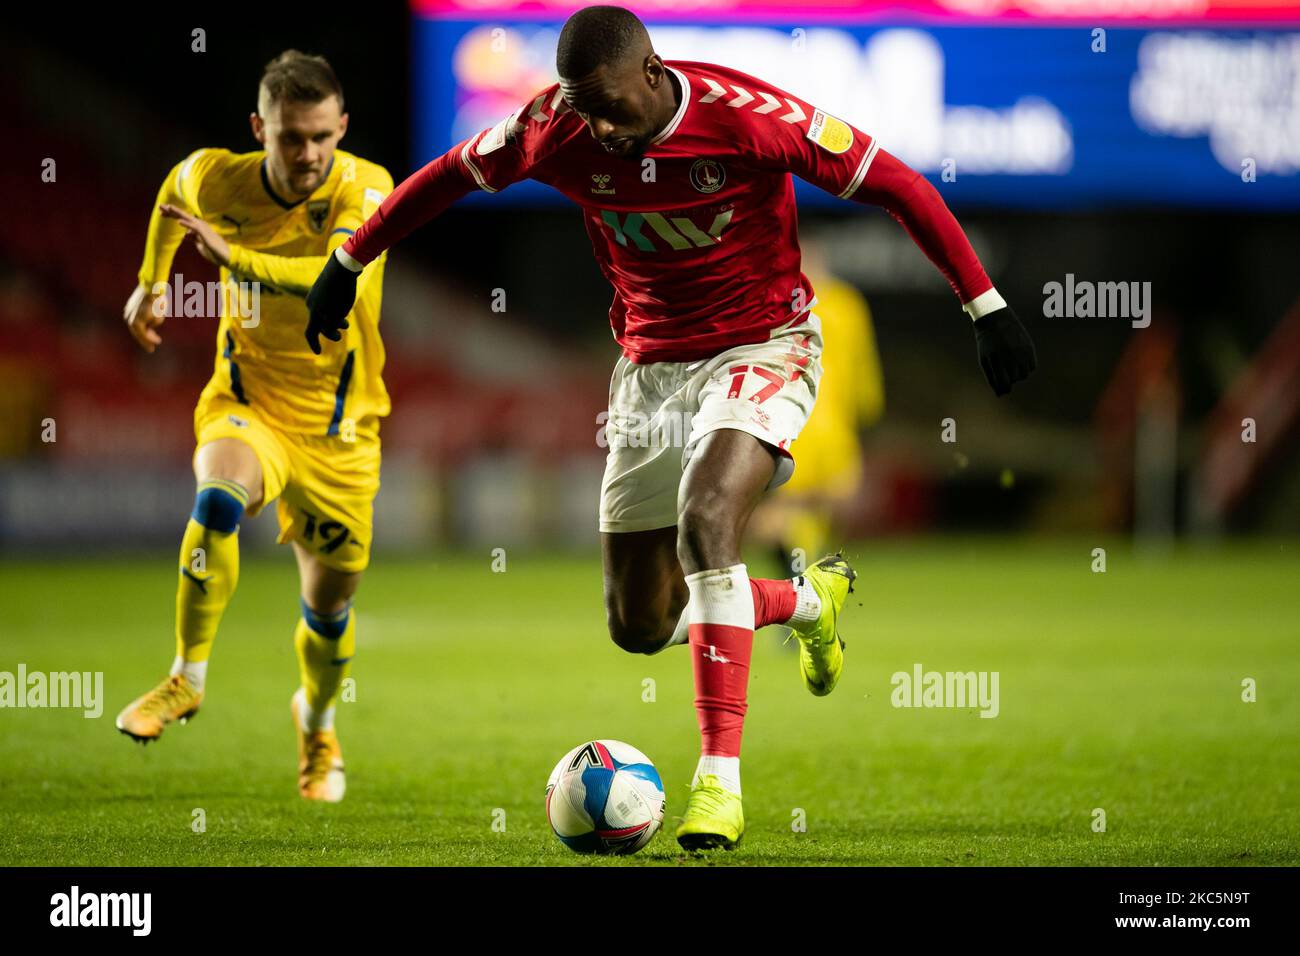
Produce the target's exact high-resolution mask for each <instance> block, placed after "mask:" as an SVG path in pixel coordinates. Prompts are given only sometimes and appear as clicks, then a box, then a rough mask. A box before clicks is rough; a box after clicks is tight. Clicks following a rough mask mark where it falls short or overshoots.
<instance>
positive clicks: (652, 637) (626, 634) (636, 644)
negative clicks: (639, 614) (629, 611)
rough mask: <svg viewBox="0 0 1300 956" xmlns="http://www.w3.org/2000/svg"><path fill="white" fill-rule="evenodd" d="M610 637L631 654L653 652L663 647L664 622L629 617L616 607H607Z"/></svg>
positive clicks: (664, 639) (664, 638)
mask: <svg viewBox="0 0 1300 956" xmlns="http://www.w3.org/2000/svg"><path fill="white" fill-rule="evenodd" d="M606 618H607V620H608V623H609V639H610V640H611V641H613V642H614V643H615V645H617V646H618V647H619V648H620V649H622V650H625V651H627V652H628V653H629V654H653V653H654V652H655V651H657V650H659V648H661V647H663V645H664V641H666V640H667V638H666V637H665V636H664V635H663V633H662V632H663V625H662V622H660V621H658V620H650V619H648V618H644V617H643V618H640V619H637V618H629V617H628V616H627V615H625V614H622V613H620V612H619V611H618V610H617V609H616V608H613V607H610V608H608V609H607V612H606Z"/></svg>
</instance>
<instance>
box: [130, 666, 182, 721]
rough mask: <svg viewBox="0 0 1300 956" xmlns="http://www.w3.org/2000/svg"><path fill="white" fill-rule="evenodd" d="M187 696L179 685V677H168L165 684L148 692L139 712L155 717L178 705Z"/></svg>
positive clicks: (180, 684)
mask: <svg viewBox="0 0 1300 956" xmlns="http://www.w3.org/2000/svg"><path fill="white" fill-rule="evenodd" d="M187 696H188V694H187V693H186V691H185V688H184V686H183V685H182V683H181V678H180V676H179V675H177V676H173V677H169V678H167V683H165V684H162V685H161V686H159V687H155V688H154V689H153V690H152V691H150V693H149V696H148V697H147V698H146V699H145V702H144V703H143V704H141V705H140V710H141V712H142V713H145V714H149V715H150V716H156V715H157V714H159V713H160V712H162V711H164V710H167V709H169V708H171V707H173V706H174V705H176V704H178V703H180V702H181V701H182V700H183V699H184V698H185V697H187Z"/></svg>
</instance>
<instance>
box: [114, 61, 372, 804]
mask: <svg viewBox="0 0 1300 956" xmlns="http://www.w3.org/2000/svg"><path fill="white" fill-rule="evenodd" d="M250 123H251V125H252V131H253V136H254V138H256V140H257V141H258V142H259V143H261V144H262V147H263V148H262V149H260V150H257V151H256V152H251V153H232V152H230V151H228V150H224V149H200V150H198V151H197V152H195V153H192V154H191V155H190V156H189V157H187V158H186V159H185V160H183V161H182V162H180V163H179V164H177V166H176V167H175V168H173V169H172V170H171V172H170V173H168V174H167V178H166V179H165V180H164V182H163V184H162V188H161V189H160V190H159V193H158V202H157V204H156V206H155V208H154V210H153V213H152V216H151V218H150V221H149V233H148V240H147V242H146V245H145V255H144V262H143V264H142V266H141V267H140V273H139V285H138V286H137V288H136V290H135V292H134V294H133V295H132V296H131V298H130V301H129V302H128V303H127V306H126V309H125V312H124V318H125V319H126V322H127V325H128V327H129V328H130V331H131V334H132V335H133V336H134V337H135V339H136V341H137V342H138V343H139V344H140V346H141V347H142V348H143V349H144V350H145V351H146V352H153V351H154V350H155V349H156V348H157V347H158V345H159V344H161V341H162V338H161V335H160V329H161V328H162V326H163V322H164V319H165V318H166V316H167V313H168V308H169V299H170V300H172V301H171V308H172V309H173V310H175V309H176V308H177V307H178V306H179V305H180V303H179V302H177V301H176V300H177V299H179V298H180V294H179V293H180V290H179V289H177V290H175V292H174V293H172V292H171V290H169V288H168V271H169V270H170V268H171V262H172V258H173V256H174V255H175V252H176V249H177V248H178V247H179V245H180V243H181V242H182V241H183V240H184V238H185V237H186V235H189V236H192V237H193V240H194V242H195V244H196V246H197V247H198V250H199V252H200V253H201V254H202V255H203V256H204V257H205V258H207V259H209V260H210V261H212V262H215V263H216V264H217V265H219V266H220V268H221V281H222V286H223V289H222V292H223V295H222V298H221V301H222V308H221V319H220V324H219V326H218V330H217V355H216V361H215V364H214V368H213V373H212V377H211V379H209V381H208V383H207V386H206V387H205V388H204V389H203V392H202V394H201V395H200V396H199V401H198V406H197V408H196V409H195V411H194V434H195V438H196V450H195V453H194V462H193V464H194V477H195V479H196V481H197V492H196V496H195V502H194V510H193V512H192V513H191V515H190V519H189V522H188V524H187V525H186V528H185V533H184V537H183V538H182V540H181V550H180V568H179V573H178V579H177V594H176V656H175V660H174V662H173V664H172V667H171V672H170V675H169V676H168V677H167V679H166V680H164V681H163V682H162V683H160V684H159V685H158V686H157V687H155V688H154V689H153V690H151V691H149V692H148V693H146V694H144V695H143V696H141V697H139V698H138V699H136V700H135V701H133V702H132V703H131V704H129V705H128V706H127V707H126V708H125V709H124V710H123V711H122V712H121V714H120V715H118V718H117V722H116V723H117V728H118V729H119V730H120V731H122V732H123V733H124V734H127V735H129V736H131V737H132V738H134V739H136V740H140V741H150V740H156V739H157V738H158V737H159V736H160V735H161V734H162V732H163V729H164V727H165V726H166V725H167V724H168V723H170V722H172V721H176V720H182V721H183V720H185V719H187V718H189V717H191V716H193V714H194V713H195V712H196V711H197V710H198V709H199V706H200V704H201V703H202V701H203V695H204V686H205V682H206V677H207V666H208V657H209V654H210V652H211V650H212V643H213V640H214V639H215V637H216V632H217V626H218V624H219V623H220V621H221V615H222V613H223V612H224V611H225V608H226V605H227V604H228V603H229V601H230V599H231V596H232V595H233V594H234V591H235V585H236V583H237V581H238V577H239V544H238V531H239V522H240V520H241V519H242V518H243V516H244V515H245V514H249V515H254V514H257V513H258V512H259V511H260V510H261V509H262V507H263V506H264V505H266V504H267V503H268V502H271V501H276V502H277V505H276V512H277V517H278V518H279V524H280V542H281V543H284V542H291V543H292V545H293V550H294V554H295V556H296V558H297V561H298V571H299V577H300V581H301V608H302V617H301V619H300V620H299V621H298V625H297V629H296V632H295V634H294V643H295V645H296V648H297V652H298V662H299V669H300V672H301V679H302V686H301V687H300V688H299V689H298V691H297V692H296V693H295V694H294V695H293V699H292V712H293V718H294V723H295V725H296V728H297V731H298V742H299V777H298V787H299V792H300V793H301V795H302V796H303V797H305V798H307V799H309V800H325V801H329V802H337V801H338V800H341V799H342V797H343V793H344V773H343V758H342V751H341V749H340V747H339V743H338V737H337V735H336V733H335V731H334V705H335V701H336V700H337V698H338V693H339V688H340V686H341V684H342V681H343V679H344V678H345V677H346V675H347V672H348V662H349V661H350V660H351V658H352V655H353V652H354V650H355V647H356V624H355V616H354V613H353V611H352V596H353V594H354V592H355V591H356V588H357V584H358V582H359V580H360V578H361V573H362V571H363V570H364V569H365V567H366V565H367V563H368V561H369V557H370V538H371V525H372V521H371V518H372V512H373V501H374V497H375V494H376V492H377V491H378V489H379V420H380V419H381V418H382V417H383V416H385V415H387V414H388V410H389V401H388V394H387V392H386V391H385V389H384V384H383V380H382V378H381V373H382V370H383V364H384V348H383V344H382V342H381V341H380V338H379V306H380V296H381V290H382V285H383V270H384V262H383V261H381V260H376V261H375V262H373V263H371V264H370V265H369V266H368V267H367V268H366V270H365V274H364V275H363V276H362V277H361V279H360V288H359V294H358V296H357V300H356V305H355V307H354V308H353V311H352V312H351V313H350V315H349V319H350V325H349V329H348V332H347V335H346V336H344V337H343V339H342V340H341V341H339V342H329V343H326V346H325V348H324V349H322V351H321V354H319V355H316V354H314V353H313V352H312V351H311V350H310V349H309V348H308V347H307V343H306V342H305V341H304V339H303V334H302V330H303V327H304V326H305V325H306V322H307V310H306V307H305V304H304V302H303V297H304V296H305V295H306V293H307V291H308V290H309V289H310V288H311V285H312V282H313V281H315V278H316V276H317V275H318V274H319V273H320V270H321V268H322V267H323V266H324V264H325V261H326V257H327V256H328V255H330V254H332V253H333V251H334V250H335V249H336V248H337V247H338V246H339V245H341V244H342V243H343V242H345V241H346V240H347V238H348V237H349V236H350V235H352V233H353V231H354V230H356V228H357V227H358V226H360V225H361V223H363V222H364V221H365V220H366V218H367V217H369V216H370V215H371V213H373V212H374V211H375V209H377V208H378V206H379V204H380V203H381V202H382V201H383V199H384V197H385V196H386V195H388V193H389V192H391V191H392V187H393V181H392V177H391V176H390V175H389V173H388V172H387V171H386V170H385V169H384V168H383V167H381V166H378V165H376V164H374V163H371V162H368V161H366V160H364V159H362V158H361V157H359V156H354V155H351V154H349V153H346V152H344V151H343V150H341V149H338V148H337V146H338V143H339V140H340V139H342V138H343V135H344V133H345V132H346V131H347V127H348V114H347V113H346V112H345V111H344V104H343V91H342V88H341V87H340V85H339V82H338V79H337V78H336V77H335V75H334V71H333V70H332V69H331V68H330V66H329V64H328V63H327V62H326V61H325V59H324V58H322V57H317V56H307V55H305V54H302V53H299V52H298V51H296V50H290V51H287V52H285V53H283V54H281V55H280V56H279V57H277V58H276V59H275V60H273V61H272V62H271V63H269V64H268V65H267V67H266V70H265V73H264V74H263V76H262V79H261V82H260V84H259V88H258V99H257V112H256V113H254V114H253V115H252V116H251V117H250ZM169 293H170V294H169ZM250 306H251V307H250Z"/></svg>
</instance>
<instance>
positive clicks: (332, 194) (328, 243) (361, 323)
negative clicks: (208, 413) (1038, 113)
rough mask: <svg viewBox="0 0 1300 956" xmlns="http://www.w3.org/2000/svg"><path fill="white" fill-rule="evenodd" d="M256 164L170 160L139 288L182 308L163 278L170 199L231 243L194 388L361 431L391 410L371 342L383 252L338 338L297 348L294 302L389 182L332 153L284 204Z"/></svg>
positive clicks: (169, 244)
mask: <svg viewBox="0 0 1300 956" xmlns="http://www.w3.org/2000/svg"><path fill="white" fill-rule="evenodd" d="M265 161H266V154H265V152H263V151H261V150H259V151H257V152H253V153H232V152H230V151H229V150H225V149H200V150H198V151H197V152H194V153H192V154H190V155H189V156H188V157H187V158H186V159H184V160H183V161H182V162H180V163H178V164H177V165H176V166H175V168H173V169H172V171H171V172H170V173H168V175H167V178H166V180H164V181H163V184H162V187H161V188H160V189H159V191H158V201H157V203H156V204H155V205H154V210H153V214H152V216H151V217H150V220H149V235H148V240H147V242H146V245H145V255H144V262H143V263H142V265H141V266H140V273H139V279H140V283H141V284H142V285H144V286H145V287H146V288H150V289H153V290H157V288H158V286H159V285H160V284H161V285H166V286H168V288H169V291H170V292H171V294H172V297H173V304H172V306H171V308H172V310H173V313H174V314H180V306H181V305H182V303H179V302H176V301H175V299H176V297H177V295H178V294H179V293H180V292H181V291H182V290H180V289H177V288H174V285H175V283H174V282H173V281H172V278H171V277H170V276H169V275H168V273H169V272H170V270H171V265H172V258H173V257H174V255H175V253H176V249H177V247H178V246H179V245H180V243H181V241H182V240H183V239H184V238H185V230H184V228H183V227H182V226H180V225H179V224H178V223H177V222H176V221H175V220H172V219H167V218H165V217H164V216H162V214H161V213H160V212H159V211H158V207H159V206H161V205H162V204H164V203H168V204H171V205H175V206H179V207H181V208H184V209H186V210H188V211H189V212H190V213H191V214H193V215H195V216H197V217H199V218H201V219H203V220H204V221H206V222H207V223H209V224H210V225H212V226H213V228H215V229H216V231H217V232H218V233H220V235H221V236H222V238H224V239H225V240H226V241H227V242H229V243H230V265H229V267H228V268H222V270H221V281H222V283H223V285H225V286H226V287H227V289H229V290H230V291H228V292H227V294H225V295H223V296H222V297H221V321H220V325H219V327H218V329H217V356H216V361H215V363H214V367H213V374H212V379H211V380H210V381H209V382H208V386H207V388H206V389H205V390H204V395H205V396H210V395H216V394H220V395H224V396H228V397H232V398H234V399H235V400H236V401H239V402H242V403H245V404H248V405H251V406H253V407H255V408H256V409H257V410H258V411H259V412H260V413H261V414H262V415H264V416H266V417H267V418H269V419H271V420H272V421H273V422H274V423H275V424H276V425H277V426H278V427H279V428H281V429H283V430H285V431H291V432H300V433H306V434H314V435H336V434H338V433H339V427H340V423H341V422H343V421H344V420H345V418H346V419H347V420H350V422H351V423H352V424H353V425H355V426H356V427H357V428H359V429H370V428H377V426H378V419H379V418H380V417H382V416H384V415H387V414H388V411H389V400H388V392H387V390H386V389H385V388H384V383H383V379H382V373H383V367H384V346H383V342H382V341H381V340H380V337H379V308H380V298H381V295H382V289H383V272H384V261H385V258H386V256H380V257H379V258H378V259H376V260H375V261H374V262H372V263H370V264H369V265H368V266H367V267H366V269H365V271H364V272H363V274H362V276H361V278H360V280H359V282H358V287H357V301H356V305H355V306H353V309H352V312H351V313H349V315H348V322H349V328H348V330H347V332H346V334H345V335H344V337H343V340H342V341H340V342H330V341H328V340H326V339H322V340H321V345H322V350H321V354H320V355H315V354H313V352H312V351H311V349H310V348H308V347H307V340H306V338H305V336H304V333H305V331H306V327H307V306H306V303H305V301H304V297H305V296H306V295H307V292H308V291H309V290H310V289H311V286H312V283H313V282H315V281H316V277H317V275H319V274H320V271H321V269H323V268H324V266H325V262H326V256H328V255H330V254H332V253H333V251H334V250H335V248H337V247H338V246H340V245H342V244H343V243H344V242H346V241H347V238H348V236H350V235H351V234H352V233H353V232H354V231H355V230H356V229H357V228H358V227H359V226H360V225H361V223H363V222H365V221H366V219H367V218H369V216H370V215H371V213H373V212H374V211H375V210H376V209H377V208H378V207H379V204H380V203H381V202H383V200H384V197H385V196H387V195H388V194H389V193H390V192H391V191H392V189H393V178H392V176H390V175H389V173H388V171H387V170H386V169H384V168H383V167H382V166H379V165H377V164H375V163H372V162H369V161H368V160H365V159H362V158H361V157H359V156H355V155H353V154H351V153H347V152H344V151H343V150H336V151H335V153H334V158H333V160H332V162H331V164H330V168H329V171H328V173H327V174H326V176H325V180H324V182H322V183H321V185H320V187H319V188H317V189H316V191H315V192H313V193H312V194H311V195H310V196H308V197H306V198H305V199H302V200H299V201H297V202H288V201H286V200H284V199H283V198H281V197H279V196H277V195H276V194H275V192H274V191H273V187H272V186H271V182H270V179H269V177H268V176H267V173H266V168H265ZM232 281H233V283H236V285H234V286H233V287H232V286H231V285H230V284H231V283H232ZM254 282H255V283H256V285H255V286H254V285H253V283H254ZM240 283H243V284H244V285H239V284H240ZM254 290H256V292H255V293H254ZM254 305H255V306H256V308H254Z"/></svg>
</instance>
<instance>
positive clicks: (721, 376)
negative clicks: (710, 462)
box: [600, 314, 822, 532]
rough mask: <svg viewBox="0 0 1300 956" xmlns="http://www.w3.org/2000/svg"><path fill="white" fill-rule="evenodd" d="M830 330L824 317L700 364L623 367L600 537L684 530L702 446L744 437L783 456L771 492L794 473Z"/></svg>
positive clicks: (612, 418)
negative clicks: (689, 482)
mask: <svg viewBox="0 0 1300 956" xmlns="http://www.w3.org/2000/svg"><path fill="white" fill-rule="evenodd" d="M821 329H822V326H821V320H820V319H818V318H817V316H816V315H813V314H810V315H809V316H808V319H807V321H805V322H803V323H802V324H800V325H797V326H794V327H793V328H785V329H781V330H778V331H776V332H774V333H773V335H772V337H771V338H770V339H769V340H768V341H766V342H757V343H755V344H753V345H738V346H736V347H735V348H732V349H727V350H726V351H725V352H720V353H719V354H718V355H715V356H714V357H713V358H709V359H700V360H698V361H695V362H653V363H651V364H648V365H637V364H635V363H633V362H629V361H628V360H627V358H626V357H622V358H620V359H619V360H618V364H616V365H615V366H614V374H613V376H612V377H611V378H610V382H609V412H608V417H607V419H606V422H605V438H606V442H607V443H608V447H609V453H608V456H607V457H606V459H605V477H604V480H603V481H602V482H601V488H600V530H601V531H609V532H627V531H649V530H651V529H654V528H671V527H673V526H674V525H676V524H677V491H678V487H679V486H680V485H681V480H682V473H683V471H684V470H685V468H686V463H687V462H688V461H689V460H690V456H691V453H692V451H693V450H694V448H695V446H696V444H698V442H699V441H700V439H701V438H703V437H704V436H705V435H707V434H709V432H715V431H718V430H719V429H722V428H734V429H736V430H737V431H742V432H748V433H749V434H751V435H753V436H754V437H755V438H757V439H759V440H760V441H762V442H765V443H767V444H768V445H771V446H773V447H774V448H777V449H779V450H780V451H781V452H782V453H783V454H782V456H781V459H780V462H779V464H778V465H777V469H776V474H775V475H773V477H772V481H771V482H770V483H769V484H768V488H769V489H771V488H775V487H777V486H778V485H782V484H784V483H785V482H786V481H788V480H789V479H790V476H791V475H792V474H793V473H794V459H793V457H791V455H790V445H791V444H792V443H793V442H794V440H795V439H796V438H798V437H799V432H800V431H802V430H803V426H804V424H805V423H806V422H807V421H808V416H809V415H810V414H811V413H812V408H813V402H814V401H815V400H816V398H817V383H818V382H819V381H820V380H821V374H822V364H821V354H822V331H821Z"/></svg>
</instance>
